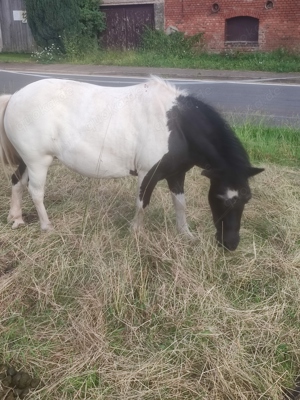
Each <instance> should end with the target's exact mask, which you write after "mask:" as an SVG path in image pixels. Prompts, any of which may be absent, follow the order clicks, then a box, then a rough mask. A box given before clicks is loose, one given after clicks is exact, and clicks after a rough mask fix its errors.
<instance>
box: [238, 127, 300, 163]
mask: <svg viewBox="0 0 300 400" xmlns="http://www.w3.org/2000/svg"><path fill="white" fill-rule="evenodd" d="M235 131H236V133H237V135H238V136H239V137H240V139H241V140H242V142H243V143H244V146H245V147H246V149H247V151H248V153H249V155H250V158H251V159H252V160H254V161H258V162H267V163H274V164H278V165H288V166H292V167H300V129H295V128H292V127H289V126H281V127H270V126H267V125H254V124H250V123H247V124H244V125H237V126H236V128H235Z"/></svg>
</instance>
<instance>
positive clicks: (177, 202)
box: [171, 192, 194, 239]
mask: <svg viewBox="0 0 300 400" xmlns="http://www.w3.org/2000/svg"><path fill="white" fill-rule="evenodd" d="M171 195H172V201H173V204H174V208H175V213H176V225H177V230H178V232H179V233H181V234H183V235H184V236H187V237H189V238H191V239H192V238H194V236H193V235H192V233H191V232H190V230H189V227H188V224H187V221H186V215H185V209H186V206H185V197H184V193H179V194H175V193H172V192H171Z"/></svg>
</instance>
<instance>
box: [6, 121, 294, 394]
mask: <svg viewBox="0 0 300 400" xmlns="http://www.w3.org/2000/svg"><path fill="white" fill-rule="evenodd" d="M235 130H236V132H237V134H238V136H239V137H240V138H241V139H242V141H243V143H244V144H245V146H246V148H247V150H248V151H249V154H250V156H251V159H252V161H253V163H255V165H256V164H257V165H258V164H260V165H263V166H264V167H265V168H266V170H265V172H263V173H262V174H259V175H258V176H257V177H255V178H254V179H252V180H251V182H250V186H251V188H252V192H253V198H252V199H251V201H250V202H249V204H248V205H247V206H246V208H245V211H244V215H243V221H242V228H241V243H240V246H239V248H238V249H237V251H236V252H234V253H230V252H224V251H223V249H221V248H219V247H217V246H216V243H215V242H214V239H213V237H214V227H213V223H212V218H211V214H210V210H209V206H208V202H207V192H208V188H209V183H208V180H207V179H206V178H204V177H202V176H201V175H200V171H199V169H197V168H194V169H193V170H191V171H190V172H189V173H188V175H187V180H186V197H187V210H188V220H189V224H190V226H191V227H193V232H194V234H195V236H196V237H197V241H196V242H195V243H190V242H187V241H184V240H183V238H181V237H179V236H178V235H177V233H176V230H175V227H174V212H173V208H172V201H171V199H170V196H169V193H168V190H167V185H166V184H165V183H163V182H162V183H160V184H159V185H158V187H157V188H156V190H155V192H154V194H153V199H152V201H151V204H150V206H149V208H148V209H147V211H146V215H145V219H146V221H145V229H144V230H143V231H141V232H140V234H139V235H134V234H133V233H132V232H131V231H130V229H129V224H130V221H131V219H132V217H133V214H134V205H135V193H136V179H135V178H134V177H129V178H127V179H118V180H102V181H96V180H91V179H87V178H83V177H81V176H79V175H78V174H75V173H73V172H71V171H69V170H67V169H66V168H64V167H63V166H61V165H60V164H58V163H57V162H55V163H54V164H53V166H52V167H51V168H50V171H49V177H48V180H47V187H46V198H45V204H46V208H47V211H48V213H49V217H50V219H51V220H52V222H53V224H54V226H55V229H56V230H55V232H53V233H52V234H41V233H40V230H39V226H38V222H37V220H36V219H33V220H32V222H30V223H28V224H27V225H26V226H24V227H23V228H20V229H18V230H11V228H10V226H9V225H8V224H6V215H7V213H8V204H9V198H10V193H11V191H10V184H9V182H8V181H7V179H6V178H5V175H4V173H3V171H2V170H1V171H0V178H1V181H2V182H3V184H2V191H1V196H0V222H1V224H0V243H1V246H0V328H1V329H0V364H1V363H2V362H4V363H9V364H11V365H14V366H15V367H16V368H18V369H20V368H24V369H25V370H26V371H28V372H29V373H30V374H31V375H32V376H36V377H39V378H41V379H42V382H43V384H44V386H43V387H42V388H41V389H40V390H39V391H38V392H34V391H33V392H32V393H31V394H30V399H31V400H73V399H87V400H115V399H118V400H133V399H141V400H156V399H157V400H158V399H164V400H171V399H172V400H195V399H197V400H198V399H199V400H200V399H203V400H205V399H210V400H237V399H238V400H254V399H262V400H269V399H272V400H282V398H283V396H282V389H283V387H286V386H288V387H292V386H293V385H294V382H295V378H296V376H297V375H299V365H300V354H299V348H300V333H299V321H300V311H299V302H300V271H299V266H300V252H299V249H300V237H299V226H300V185H299V182H300V181H299V173H300V169H299V166H300V157H299V136H300V135H299V133H300V132H299V131H297V130H293V129H292V128H287V127H284V128H269V127H265V126H263V125H261V126H258V127H256V126H254V125H251V124H245V125H243V126H236V127H235ZM24 213H27V214H36V211H35V210H34V207H33V205H32V201H31V200H30V198H29V196H28V195H25V199H24ZM11 264H13V265H14V268H13V269H10V272H8V273H5V268H6V267H9V266H10V265H11Z"/></svg>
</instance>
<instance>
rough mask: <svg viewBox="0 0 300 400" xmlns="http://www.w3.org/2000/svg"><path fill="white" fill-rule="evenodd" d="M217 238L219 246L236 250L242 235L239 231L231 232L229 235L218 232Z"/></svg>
mask: <svg viewBox="0 0 300 400" xmlns="http://www.w3.org/2000/svg"><path fill="white" fill-rule="evenodd" d="M216 239H217V241H218V244H219V246H223V247H224V248H225V249H226V250H230V251H234V250H236V248H237V247H238V245H239V243H240V235H239V234H238V233H229V234H227V235H224V234H219V233H218V232H217V233H216Z"/></svg>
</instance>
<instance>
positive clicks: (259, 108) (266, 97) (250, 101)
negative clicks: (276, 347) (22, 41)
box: [0, 71, 300, 128]
mask: <svg viewBox="0 0 300 400" xmlns="http://www.w3.org/2000/svg"><path fill="white" fill-rule="evenodd" d="M52 77H56V78H62V79H73V80H78V81H83V82H88V83H93V84H95V85H103V86H128V85H134V84H136V83H139V82H142V81H144V80H145V79H146V78H139V77H116V76H92V75H63V74H51V73H47V74H34V73H26V72H9V71H0V92H1V93H14V92H15V91H17V90H19V89H20V88H22V87H23V86H25V85H28V84H29V83H31V82H34V81H36V80H38V79H45V78H52ZM169 81H171V82H173V83H175V84H176V85H177V86H178V87H180V88H184V89H186V90H188V91H189V92H190V93H192V94H194V95H197V96H198V97H199V98H201V99H202V100H203V101H205V102H207V103H209V104H211V105H213V106H214V107H215V108H217V109H218V110H220V111H221V112H222V113H223V114H225V116H226V117H227V118H228V119H229V120H237V121H245V120H254V121H255V122H261V121H262V120H264V122H265V123H267V124H270V125H278V126H280V125H283V124H284V125H290V126H294V127H298V128H299V127H300V86H298V85H291V84H274V83H258V82H256V81H255V80H252V81H251V80H247V81H242V82H241V81H236V82H235V81H220V80H217V81H204V80H184V79H183V80H180V79H176V80H173V79H169Z"/></svg>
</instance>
